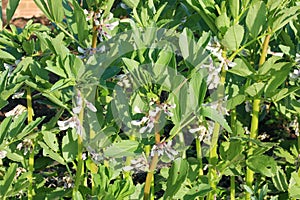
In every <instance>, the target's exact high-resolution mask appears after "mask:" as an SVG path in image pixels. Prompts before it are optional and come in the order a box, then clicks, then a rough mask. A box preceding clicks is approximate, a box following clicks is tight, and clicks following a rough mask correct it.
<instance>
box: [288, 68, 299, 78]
mask: <svg viewBox="0 0 300 200" xmlns="http://www.w3.org/2000/svg"><path fill="white" fill-rule="evenodd" d="M289 76H290V79H291V80H296V79H298V78H299V77H300V70H299V69H294V71H293V72H291V73H290V74H289Z"/></svg>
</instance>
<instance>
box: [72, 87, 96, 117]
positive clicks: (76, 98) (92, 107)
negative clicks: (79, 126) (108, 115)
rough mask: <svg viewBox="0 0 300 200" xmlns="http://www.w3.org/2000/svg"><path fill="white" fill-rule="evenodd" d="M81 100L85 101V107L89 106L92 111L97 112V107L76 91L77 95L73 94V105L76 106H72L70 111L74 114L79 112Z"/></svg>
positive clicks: (81, 104)
mask: <svg viewBox="0 0 300 200" xmlns="http://www.w3.org/2000/svg"><path fill="white" fill-rule="evenodd" d="M83 101H84V102H85V105H86V107H87V108H89V109H90V110H91V111H92V112H97V108H96V107H95V106H94V105H93V104H92V103H91V102H89V101H88V100H86V99H84V98H82V96H81V92H80V91H77V95H76V96H75V105H76V107H74V108H73V109H72V111H73V112H74V113H75V114H79V113H80V111H81V110H82V106H83Z"/></svg>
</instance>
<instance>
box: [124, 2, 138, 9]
mask: <svg viewBox="0 0 300 200" xmlns="http://www.w3.org/2000/svg"><path fill="white" fill-rule="evenodd" d="M122 1H123V2H124V3H125V4H126V5H127V6H129V7H130V8H137V7H138V5H139V3H140V1H139V0H122Z"/></svg>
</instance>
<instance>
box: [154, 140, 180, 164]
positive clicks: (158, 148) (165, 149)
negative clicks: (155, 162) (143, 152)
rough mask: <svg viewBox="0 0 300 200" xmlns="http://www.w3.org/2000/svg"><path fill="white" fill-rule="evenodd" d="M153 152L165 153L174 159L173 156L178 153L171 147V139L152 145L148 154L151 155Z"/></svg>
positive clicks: (160, 154)
mask: <svg viewBox="0 0 300 200" xmlns="http://www.w3.org/2000/svg"><path fill="white" fill-rule="evenodd" d="M155 153H157V154H158V156H162V155H166V156H168V158H169V159H170V160H174V159H175V156H176V155H177V154H178V152H177V151H176V150H174V149H173V147H172V141H169V142H167V143H166V142H162V143H159V144H155V145H153V147H152V149H151V153H150V155H151V156H152V157H153V156H154V154H155Z"/></svg>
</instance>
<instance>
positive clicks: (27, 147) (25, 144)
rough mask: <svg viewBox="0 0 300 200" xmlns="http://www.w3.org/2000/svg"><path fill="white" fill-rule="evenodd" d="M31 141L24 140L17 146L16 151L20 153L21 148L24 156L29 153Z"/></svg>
mask: <svg viewBox="0 0 300 200" xmlns="http://www.w3.org/2000/svg"><path fill="white" fill-rule="evenodd" d="M32 145H33V144H32V141H31V140H30V139H24V140H23V142H20V143H19V144H18V145H17V149H18V150H19V151H21V149H22V148H24V155H26V154H27V153H28V152H30V151H31V148H32Z"/></svg>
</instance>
